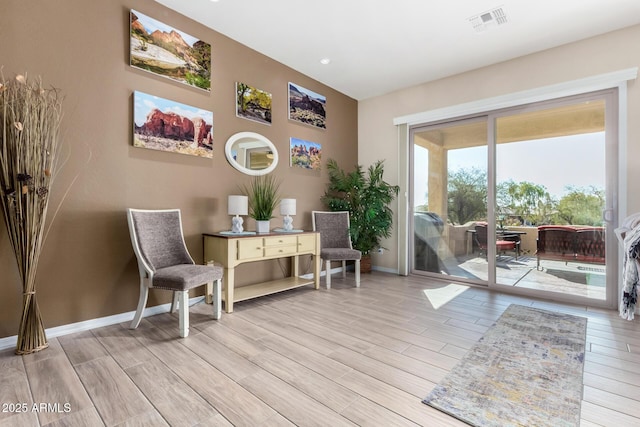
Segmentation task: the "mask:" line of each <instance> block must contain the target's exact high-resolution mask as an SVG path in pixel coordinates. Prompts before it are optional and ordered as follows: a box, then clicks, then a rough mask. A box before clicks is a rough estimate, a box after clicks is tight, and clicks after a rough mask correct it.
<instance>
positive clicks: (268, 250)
mask: <svg viewBox="0 0 640 427" xmlns="http://www.w3.org/2000/svg"><path fill="white" fill-rule="evenodd" d="M297 249H298V248H297V247H296V245H282V246H268V247H265V248H264V256H266V257H272V256H281V255H295V254H296V253H297Z"/></svg>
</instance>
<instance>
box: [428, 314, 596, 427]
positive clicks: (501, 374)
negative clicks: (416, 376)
mask: <svg viewBox="0 0 640 427" xmlns="http://www.w3.org/2000/svg"><path fill="white" fill-rule="evenodd" d="M586 328H587V319H586V318H584V317H578V316H573V315H569V314H563V313H556V312H551V311H548V310H542V309H537V308H532V307H524V306H521V305H516V304H512V305H510V306H509V307H508V308H507V310H505V312H504V313H503V314H502V316H501V317H500V318H499V319H498V321H497V322H496V323H495V324H494V325H493V326H492V327H491V328H490V329H489V330H488V331H487V332H486V333H485V334H484V336H483V337H482V338H480V340H479V341H478V342H477V343H476V344H475V345H474V346H473V347H472V348H471V350H469V351H468V353H467V354H466V355H465V356H464V357H463V358H462V359H461V360H460V362H458V364H457V365H456V366H455V367H454V368H453V369H452V370H451V371H450V372H449V373H448V374H447V376H446V377H445V378H444V379H443V380H442V381H441V382H440V383H439V384H438V385H437V386H436V387H435V388H434V389H433V391H431V393H430V394H429V395H428V396H427V397H426V398H425V399H424V401H423V402H424V403H426V404H427V405H430V406H432V407H434V408H436V409H438V410H440V411H442V412H445V413H447V414H449V415H451V416H453V417H456V418H458V419H460V420H462V421H464V422H466V423H467V424H470V425H472V426H487V427H489V426H495V427H498V426H499V427H505V426H539V427H544V426H549V427H555V426H560V425H562V426H578V425H580V404H581V401H582V371H583V365H584V352H585V339H586Z"/></svg>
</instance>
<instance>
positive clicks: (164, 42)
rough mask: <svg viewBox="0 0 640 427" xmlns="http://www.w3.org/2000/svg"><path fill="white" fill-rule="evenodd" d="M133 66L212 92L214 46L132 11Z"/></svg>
mask: <svg viewBox="0 0 640 427" xmlns="http://www.w3.org/2000/svg"><path fill="white" fill-rule="evenodd" d="M129 33H130V55H129V58H130V59H129V61H130V65H131V66H132V67H135V68H139V69H141V70H144V71H149V72H151V73H153V74H157V75H159V76H162V77H166V78H169V79H171V80H175V81H178V82H180V83H184V84H187V85H190V86H193V87H197V88H199V89H204V90H206V91H211V45H210V44H209V43H206V42H203V41H202V40H198V39H197V38H195V37H193V36H190V35H189V34H186V33H184V32H182V31H180V30H177V29H175V28H172V27H170V26H169V25H167V24H164V23H162V22H160V21H157V20H155V19H153V18H151V17H149V16H147V15H144V14H142V13H140V12H138V11H135V10H131V12H130V30H129Z"/></svg>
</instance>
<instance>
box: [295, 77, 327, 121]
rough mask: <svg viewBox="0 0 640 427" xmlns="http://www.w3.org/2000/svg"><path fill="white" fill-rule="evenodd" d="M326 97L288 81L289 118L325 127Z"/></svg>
mask: <svg viewBox="0 0 640 427" xmlns="http://www.w3.org/2000/svg"><path fill="white" fill-rule="evenodd" d="M326 109H327V98H326V97H325V96H323V95H320V94H318V93H315V92H313V91H311V90H309V89H305V88H303V87H302V86H300V85H297V84H294V83H289V120H295V121H296V122H300V123H304V124H306V125H311V126H315V127H317V128H320V129H326V128H327V111H326Z"/></svg>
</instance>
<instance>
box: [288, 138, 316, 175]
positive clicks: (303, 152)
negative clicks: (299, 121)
mask: <svg viewBox="0 0 640 427" xmlns="http://www.w3.org/2000/svg"><path fill="white" fill-rule="evenodd" d="M290 146H291V150H290V152H291V157H290V159H291V160H290V163H289V164H290V166H295V167H299V168H303V169H314V170H320V165H321V163H320V161H321V158H322V145H320V144H318V143H317V142H311V141H305V140H304V139H298V138H291V140H290Z"/></svg>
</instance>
